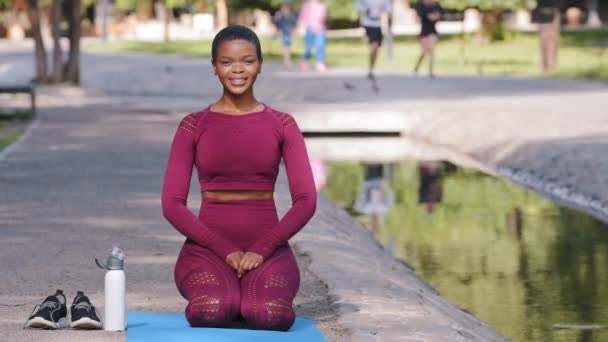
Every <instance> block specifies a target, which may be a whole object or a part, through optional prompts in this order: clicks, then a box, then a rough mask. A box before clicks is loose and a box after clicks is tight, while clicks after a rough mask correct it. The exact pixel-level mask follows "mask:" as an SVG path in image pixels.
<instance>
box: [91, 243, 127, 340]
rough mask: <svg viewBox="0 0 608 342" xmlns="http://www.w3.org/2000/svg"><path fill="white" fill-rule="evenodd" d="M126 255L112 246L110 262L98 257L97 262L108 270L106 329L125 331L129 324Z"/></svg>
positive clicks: (105, 290) (105, 289)
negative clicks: (104, 261)
mask: <svg viewBox="0 0 608 342" xmlns="http://www.w3.org/2000/svg"><path fill="white" fill-rule="evenodd" d="M124 259H125V255H124V253H123V251H122V250H121V249H120V248H118V247H114V248H112V254H111V255H110V256H109V257H108V262H107V263H106V264H102V263H100V262H99V260H98V259H97V258H95V263H96V264H97V266H99V267H100V268H102V269H105V270H107V271H106V276H105V287H104V292H105V301H106V302H105V315H104V320H105V322H104V330H107V331H124V330H125V329H126V326H127V324H126V323H127V319H126V318H127V303H126V286H125V271H124Z"/></svg>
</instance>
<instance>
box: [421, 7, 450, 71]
mask: <svg viewBox="0 0 608 342" xmlns="http://www.w3.org/2000/svg"><path fill="white" fill-rule="evenodd" d="M416 13H418V16H419V17H420V34H419V35H418V42H419V43H420V48H421V50H422V52H421V54H420V57H419V58H418V62H417V63H416V66H415V67H414V74H418V69H419V68H420V65H421V64H422V61H423V60H424V57H428V58H429V76H430V77H435V73H434V68H435V46H436V45H437V37H438V33H437V29H436V27H435V26H436V24H437V22H438V21H439V20H441V17H442V15H443V9H442V8H441V5H439V3H438V2H437V1H435V0H420V1H418V3H417V4H416Z"/></svg>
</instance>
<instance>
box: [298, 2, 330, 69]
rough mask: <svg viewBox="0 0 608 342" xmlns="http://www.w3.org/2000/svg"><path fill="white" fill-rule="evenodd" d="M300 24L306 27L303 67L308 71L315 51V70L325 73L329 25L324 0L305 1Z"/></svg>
mask: <svg viewBox="0 0 608 342" xmlns="http://www.w3.org/2000/svg"><path fill="white" fill-rule="evenodd" d="M299 20H300V22H302V23H303V24H304V26H305V27H306V34H305V35H304V55H303V56H302V64H301V67H302V69H303V70H308V68H309V64H308V59H309V58H310V56H311V55H312V49H313V47H314V49H315V69H316V70H317V71H325V69H326V67H325V45H326V43H327V38H326V32H325V31H326V25H327V6H326V5H325V1H324V0H305V1H304V3H303V4H302V9H301V10H300V18H299Z"/></svg>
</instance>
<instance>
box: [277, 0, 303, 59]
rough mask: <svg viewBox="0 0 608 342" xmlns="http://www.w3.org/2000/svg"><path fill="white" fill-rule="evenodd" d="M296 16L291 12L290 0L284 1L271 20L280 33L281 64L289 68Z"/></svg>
mask: <svg viewBox="0 0 608 342" xmlns="http://www.w3.org/2000/svg"><path fill="white" fill-rule="evenodd" d="M297 21H298V18H297V17H296V14H295V13H293V8H292V4H291V1H285V2H283V4H282V5H281V9H280V10H278V11H277V13H275V15H274V18H273V22H274V24H275V25H276V26H277V28H278V29H279V31H280V33H281V46H282V47H283V65H285V67H286V68H287V69H291V44H292V38H291V36H292V34H293V30H294V28H295V26H296V23H297Z"/></svg>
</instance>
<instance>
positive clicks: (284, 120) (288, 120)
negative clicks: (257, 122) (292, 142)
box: [265, 105, 296, 127]
mask: <svg viewBox="0 0 608 342" xmlns="http://www.w3.org/2000/svg"><path fill="white" fill-rule="evenodd" d="M265 106H266V112H268V113H269V114H270V115H271V116H272V118H273V119H274V120H275V121H276V122H277V123H278V124H279V125H280V126H282V127H288V126H290V125H292V124H293V123H295V121H296V120H295V119H294V117H293V116H291V114H289V113H287V112H282V111H280V110H277V109H274V108H272V107H270V106H268V105H265Z"/></svg>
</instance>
